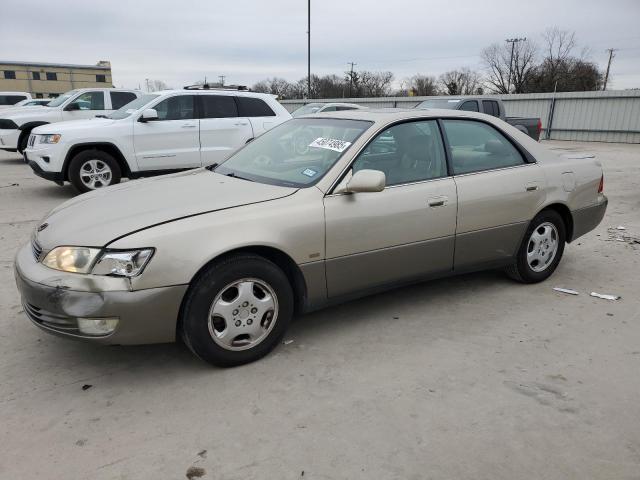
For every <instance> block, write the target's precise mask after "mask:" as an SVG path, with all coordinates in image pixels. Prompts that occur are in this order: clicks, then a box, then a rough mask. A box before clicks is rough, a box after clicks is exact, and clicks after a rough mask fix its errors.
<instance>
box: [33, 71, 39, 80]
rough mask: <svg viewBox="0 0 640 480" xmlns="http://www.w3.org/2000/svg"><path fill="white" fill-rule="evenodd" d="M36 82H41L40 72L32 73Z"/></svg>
mask: <svg viewBox="0 0 640 480" xmlns="http://www.w3.org/2000/svg"><path fill="white" fill-rule="evenodd" d="M32 74H33V79H34V80H40V72H32Z"/></svg>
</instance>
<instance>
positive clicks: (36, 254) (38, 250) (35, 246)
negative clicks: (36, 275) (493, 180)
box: [31, 239, 42, 262]
mask: <svg viewBox="0 0 640 480" xmlns="http://www.w3.org/2000/svg"><path fill="white" fill-rule="evenodd" d="M31 251H32V252H33V258H35V259H36V262H39V261H40V257H42V247H41V246H40V244H39V243H38V241H37V240H36V239H33V240H31Z"/></svg>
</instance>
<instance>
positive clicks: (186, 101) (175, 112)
mask: <svg viewBox="0 0 640 480" xmlns="http://www.w3.org/2000/svg"><path fill="white" fill-rule="evenodd" d="M193 105H194V102H193V95H178V96H176V97H170V98H167V99H166V100H163V101H162V102H160V103H158V104H157V105H156V106H155V107H153V108H155V110H156V111H157V112H158V120H190V119H193V118H195V114H194V108H193Z"/></svg>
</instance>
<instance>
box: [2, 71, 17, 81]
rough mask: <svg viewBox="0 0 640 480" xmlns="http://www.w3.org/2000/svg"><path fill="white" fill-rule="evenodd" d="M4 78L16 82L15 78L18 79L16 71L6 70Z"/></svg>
mask: <svg viewBox="0 0 640 480" xmlns="http://www.w3.org/2000/svg"><path fill="white" fill-rule="evenodd" d="M4 78H5V79H7V80H15V78H16V72H15V70H5V71H4Z"/></svg>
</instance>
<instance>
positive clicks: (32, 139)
mask: <svg viewBox="0 0 640 480" xmlns="http://www.w3.org/2000/svg"><path fill="white" fill-rule="evenodd" d="M34 143H36V136H35V135H29V143H28V145H29V146H30V147H33V144H34Z"/></svg>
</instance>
